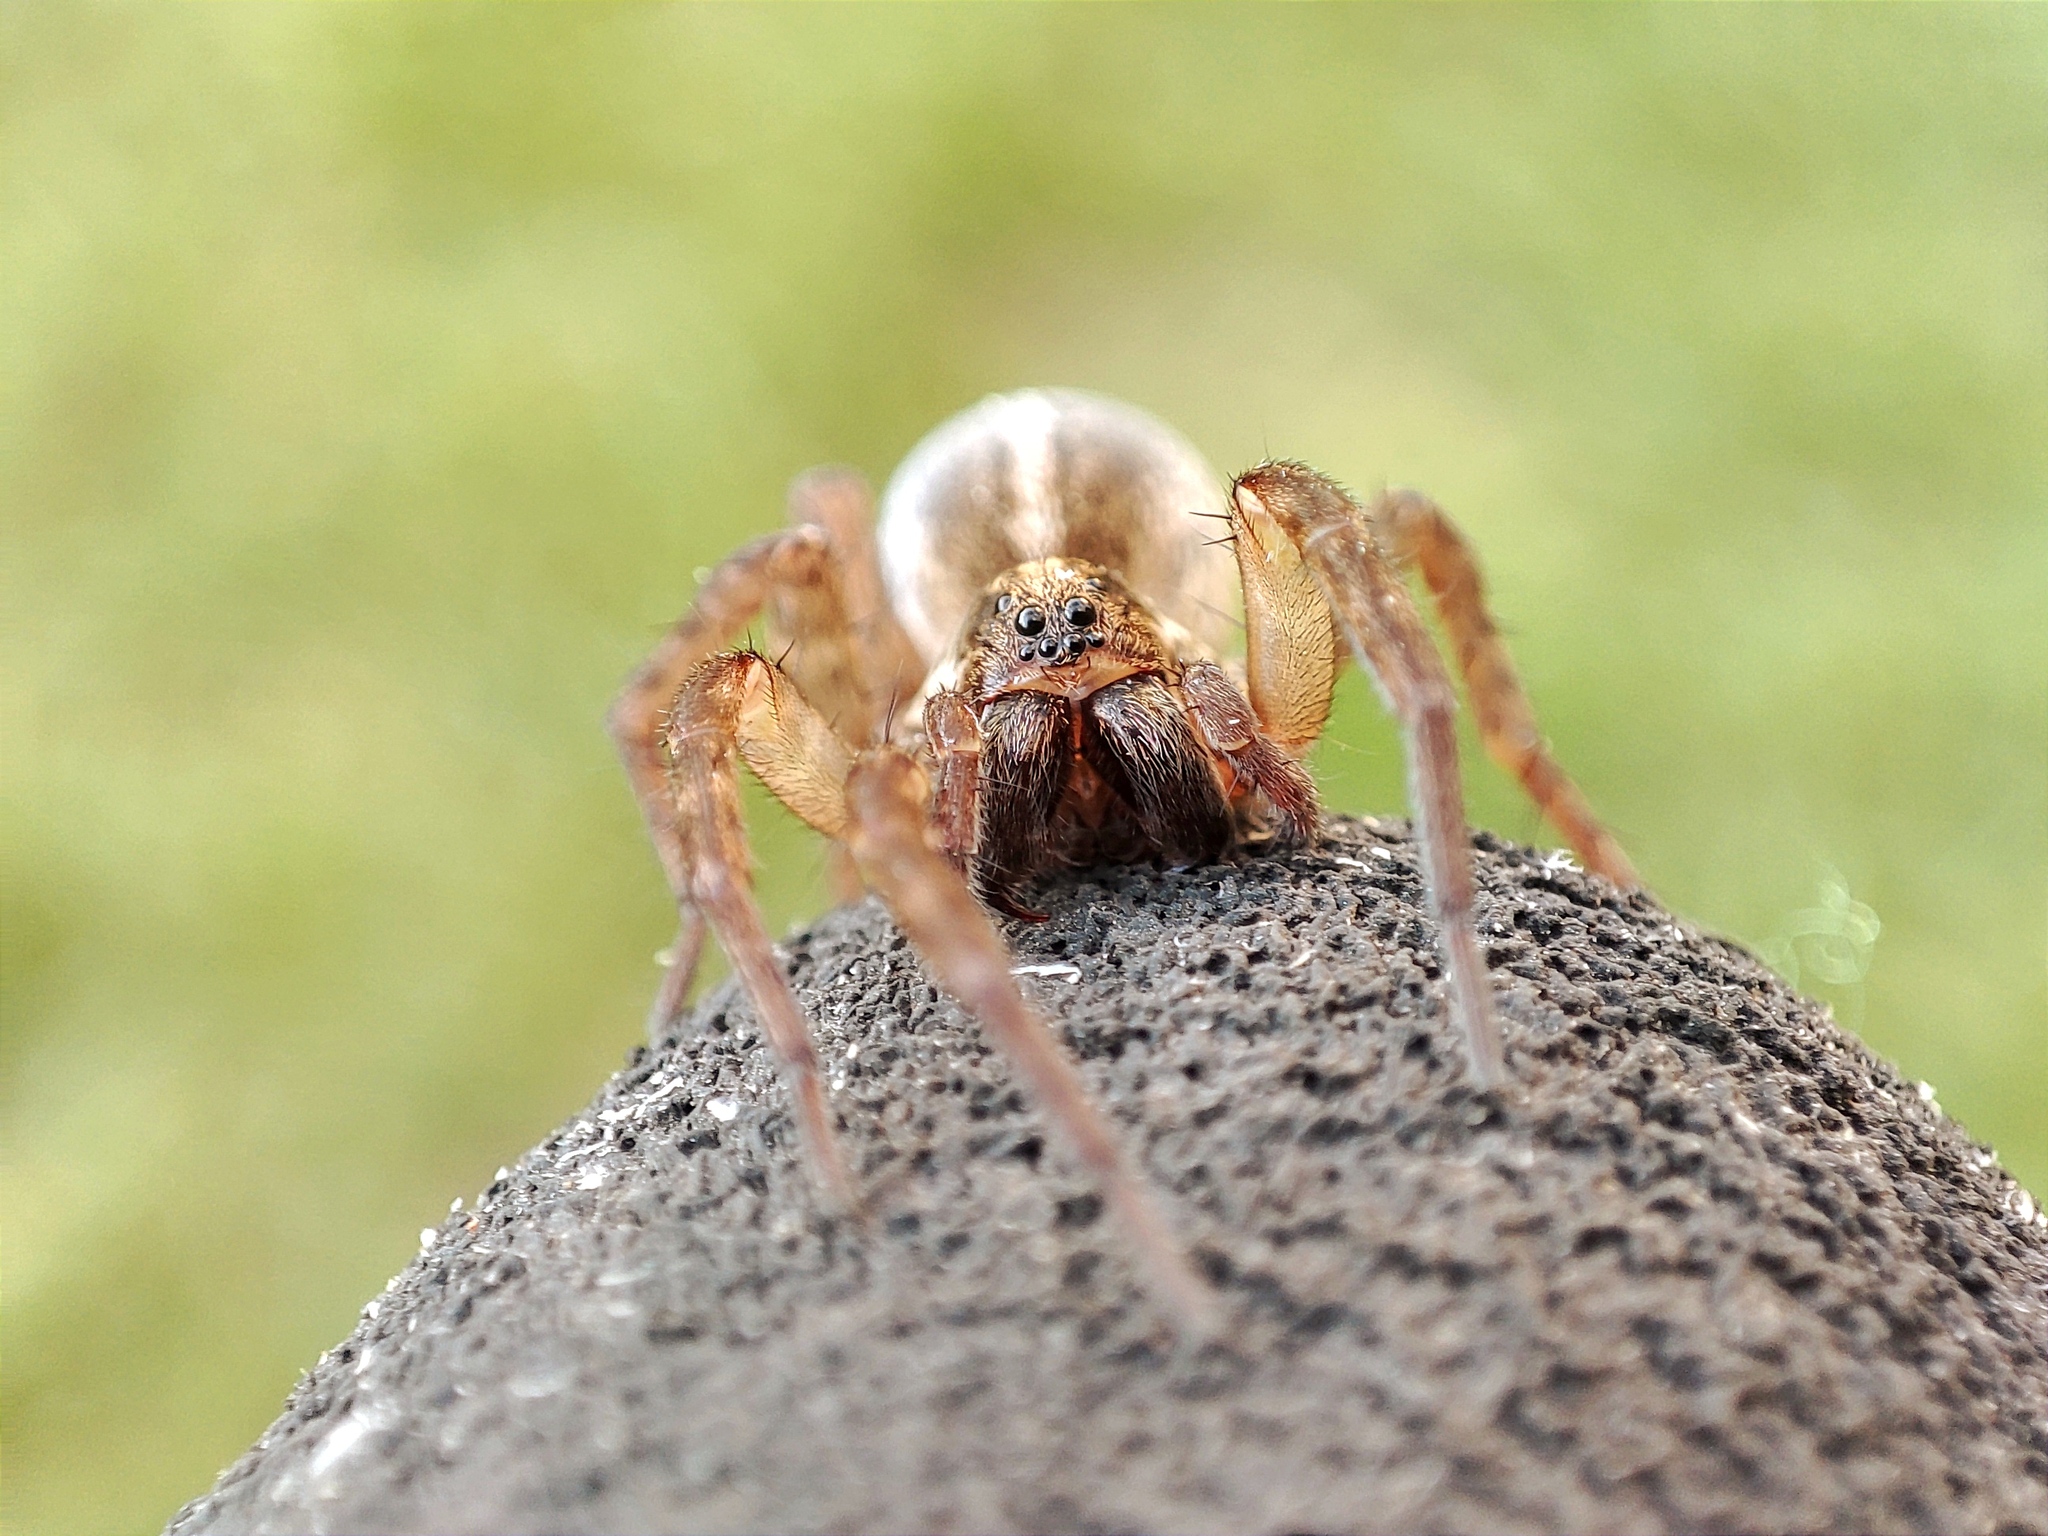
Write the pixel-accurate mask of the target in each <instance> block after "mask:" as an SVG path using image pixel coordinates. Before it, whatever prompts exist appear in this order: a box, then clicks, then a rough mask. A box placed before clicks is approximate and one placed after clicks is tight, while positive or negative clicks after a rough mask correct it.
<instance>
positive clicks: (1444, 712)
mask: <svg viewBox="0 0 2048 1536" xmlns="http://www.w3.org/2000/svg"><path fill="white" fill-rule="evenodd" d="M1230 499H1231V503H1232V505H1233V507H1234V508H1235V509H1236V510H1237V512H1238V514H1239V515H1240V516H1241V517H1242V518H1244V519H1245V520H1246V521H1247V522H1248V523H1252V524H1254V525H1257V524H1258V523H1259V522H1260V520H1261V519H1270V521H1271V522H1272V524H1273V525H1274V526H1276V527H1277V528H1278V530H1279V531H1280V532H1281V533H1282V534H1284V535H1285V536H1286V538H1287V540H1288V541H1289V542H1290V543H1292V544H1293V545H1295V546H1296V547H1297V548H1298V549H1299V550H1300V551H1301V555H1302V559H1303V563H1304V565H1305V566H1306V568H1307V570H1308V572H1309V574H1310V575H1311V577H1312V578H1313V579H1314V581H1315V583H1316V585H1317V587H1319V588H1320V589H1321V592H1322V595H1323V598H1324V600H1325V602H1326V603H1327V604H1328V608H1329V611H1330V613H1331V614H1332V615H1333V616H1334V617H1335V619H1336V621H1337V624H1338V626H1339V627H1340V628H1341V629H1342V631H1343V634H1344V638H1345V639H1346V640H1347V641H1348V642H1349V644H1350V646H1351V649H1352V652H1353V654H1355V655H1356V656H1357V657H1358V660H1359V663H1360V665H1362V666H1363V667H1365V669H1366V670H1367V671H1368V672H1369V673H1371V675H1372V677H1373V680H1374V681H1375V682H1376V683H1377V684H1378V685H1379V690H1380V695H1381V697H1382V698H1384V699H1385V700H1386V702H1387V706H1388V708H1389V709H1391V710H1392V711H1393V713H1394V715H1395V717H1396V718H1397V719H1398V720H1399V721H1400V722H1401V727H1402V735H1403V736H1404V737H1405V738H1406V742H1407V748H1408V792H1409V796H1410V798H1411V799H1412V800H1413V802H1414V805H1415V813H1416V816H1415V829H1416V834H1417V841H1418V843H1419V844H1420V847H1421V853H1422V867H1423V877H1424V880H1425V882H1426V884H1427V886H1428V890H1429V900H1430V907H1431V910H1432V912H1433V913H1434V915H1435V917H1436V921H1437V934H1438V938H1437V942H1438V943H1439V944H1440V945H1441V946H1442V949H1443V956H1444V974H1445V980H1446V982H1447V983H1448V985H1449V987H1450V993H1451V1013H1452V1017H1453V1018H1455V1019H1456V1020H1457V1021H1458V1023H1459V1025H1460V1026H1461V1028H1462V1029H1463V1031H1464V1035H1465V1045H1466V1051H1467V1054H1468V1056H1469V1058H1470V1063H1471V1068H1472V1075H1473V1078H1474V1079H1475V1080H1476V1081H1477V1082H1478V1083H1479V1084H1480V1086H1482V1087H1489V1086H1492V1085H1494V1084H1497V1083H1499V1082H1501V1081H1502V1080H1503V1078H1504V1076H1505V1067H1504V1064H1503V1061H1502V1057H1501V1043H1500V1029H1499V1026H1498V1024H1497V1023H1496V1021H1495V1019H1494V1012H1493V993H1492V989H1491V987H1490V985H1489V984H1488V981H1487V976H1486V961H1485V957H1484V955H1483V954H1482V952H1481V950H1480V948H1479V936H1478V934H1477V932H1476V931H1475V930H1474V928H1473V922H1472V917H1473V901H1474V890H1475V886H1474V881H1473V874H1472V850H1471V847H1470V846H1469V844H1468V842H1467V840H1466V830H1465V794H1464V786H1463V785H1462V784H1461V783H1460V781H1459V778H1458V736H1457V729H1456V723H1455V722H1456V711H1457V699H1456V696H1455V695H1454V694H1453V692H1452V691H1451V680H1450V676H1449V674H1448V673H1447V672H1446V671H1445V670H1444V664H1443V658H1442V657H1441V656H1439V655H1438V654H1437V650H1436V647H1435V645H1434V644H1433V643H1432V642H1431V640H1430V637H1429V631H1428V630H1427V629H1425V628H1424V627H1423V623H1422V616H1421V615H1420V614H1419V613H1417V612H1416V609H1415V603H1414V601H1413V599H1411V598H1410V597H1409V595H1408V589H1407V587H1405V586H1404V585H1403V584H1402V582H1401V578H1400V573H1399V572H1398V570H1396V568H1395V567H1394V565H1393V563H1392V562H1391V561H1389V560H1388V559H1387V557H1386V556H1385V555H1384V554H1382V553H1381V552H1380V550H1379V548H1378V546H1377V545H1376V544H1375V543H1374V541H1373V536H1372V531H1371V529H1370V527H1369V526H1368V525H1367V523H1366V521H1365V517H1364V514H1363V512H1362V511H1361V510H1360V508H1359V506H1358V504H1357V503H1356V502H1354V501H1353V500H1352V499H1351V498H1350V496H1348V495H1347V494H1345V492H1344V491H1343V490H1341V489H1340V488H1339V487H1338V486H1337V485H1336V484H1335V483H1334V482H1332V481H1330V480H1328V479H1326V478H1324V477H1323V476H1322V475H1319V474H1317V473H1316V472H1315V471H1314V470H1312V469H1309V468H1308V467H1307V466H1305V465H1301V464H1289V463H1269V464H1261V465H1259V466H1258V467H1257V468H1255V469H1251V470H1247V471H1246V472H1245V473H1244V474H1242V475H1240V476H1239V477H1238V478H1237V480H1236V482H1235V483H1234V484H1233V485H1232V486H1231V498H1230ZM1249 606H1250V599H1249V598H1247V607H1248V608H1249Z"/></svg>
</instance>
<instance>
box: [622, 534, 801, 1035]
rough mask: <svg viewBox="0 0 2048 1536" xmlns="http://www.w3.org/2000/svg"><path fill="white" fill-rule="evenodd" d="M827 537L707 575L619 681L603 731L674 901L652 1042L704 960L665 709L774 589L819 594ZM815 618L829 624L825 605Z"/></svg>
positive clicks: (765, 544)
mask: <svg viewBox="0 0 2048 1536" xmlns="http://www.w3.org/2000/svg"><path fill="white" fill-rule="evenodd" d="M831 553H832V546H831V541H830V537H829V536H828V535H827V534H826V533H825V532H824V531H823V530H821V529H818V528H815V527H804V528H792V529H789V530H787V531H786V532H783V533H773V534H770V535H768V537H766V538H764V539H758V540H756V541H755V542H754V543H752V544H749V545H747V546H746V548H744V549H742V550H740V551H739V552H738V553H736V554H734V555H732V556H730V557H729V558H727V559H726V560H725V561H723V562H722V563H720V564H719V566H718V567H717V568H716V569H715V570H713V571H712V573H711V574H710V576H708V577H707V578H706V579H705V581H704V584H703V586H702V587H701V588H699V589H698V592H697V600H696V602H694V603H693V604H691V606H690V611H689V612H688V613H686V614H684V615H683V616H682V618H680V619H678V620H677V621H676V623H675V625H674V626H673V627H672V628H671V629H670V630H669V632H668V633H667V634H666V635H664V636H662V639H661V643H660V644H658V645H657V646H655V648H654V651H653V653H652V654H650V655H649V656H648V658H647V659H646V660H645V661H644V662H642V663H641V664H640V666H639V668H638V669H637V670H636V671H635V672H634V673H633V675H632V677H630V678H629V679H627V682H626V686H625V687H624V688H623V689H621V690H620V691H619V696H618V697H617V698H616V699H615V700H613V701H612V707H611V712H610V714H609V715H608V716H607V717H606V725H607V727H608V728H609V730H610V732H611V737H612V743H613V745H614V746H615V747H616V748H617V750H618V754H619V759H620V761H621V762H623V763H624V764H625V768H626V777H627V779H628V781H629V782H630V783H631V784H632V786H633V797H634V799H635V800H637V801H638V802H639V804H640V814H641V816H642V817H643V818H644V819H645V820H646V822H647V835H648V837H649V839H650V840H651V841H652V842H653V844H654V852H655V856H656V857H657V858H659V859H660V861H661V868H662V873H663V874H664V875H665V876H667V878H668V888H669V892H670V894H671V895H672V896H674V898H675V902H676V908H677V915H678V920H679V929H678V934H677V938H676V942H675V946H674V948H673V949H672V950H670V952H669V966H668V970H667V972H666V973H665V974H664V975H663V977H662V982H661V987H660V989H659V990H658V991H657V992H656V994H655V998H654V1005H653V1007H652V1008H651V1009H650V1010H649V1013H648V1017H647V1029H648V1034H649V1036H650V1037H651V1038H658V1037H659V1036H660V1035H661V1033H662V1032H663V1031H665V1030H666V1029H667V1028H668V1027H669V1026H670V1025H671V1024H673V1023H674V1022H675V1019H676V1017H677V1015H679V1014H680V1013H681V1012H682V1008H683V1003H684V1000H685V999H686V998H687V997H688V996H689V992H690V982H691V980H692V979H693V978H694V977H695V975H696V970H697V961H698V959H699V957H700V955H701V953H702V950H703V943H704V921H703V918H702V917H701V916H700V915H699V914H698V911H697V909H696V907H694V906H693V905H692V904H691V902H690V897H689V878H688V869H687V864H686V861H685V859H684V856H683V840H682V834H681V832H680V831H679V830H678V829H677V827H676V824H675V809H674V806H673V805H672V803H671V802H670V799H669V793H668V767H667V763H666V761H665V760H664V758H663V756H662V745H661V737H662V728H663V723H664V720H665V719H666V716H667V713H668V709H669V706H670V704H671V703H673V702H674V700H675V697H676V693H677V691H678V690H679V689H680V688H681V687H682V685H683V680H684V678H686V677H687V676H689V674H690V671H691V669H692V668H693V667H696V666H698V665H699V664H700V663H702V662H703V661H704V659H705V658H706V657H708V656H710V655H711V654H712V653H713V652H715V651H716V650H718V648H719V647H720V646H722V645H726V644H728V643H730V641H731V640H732V638H733V636H735V635H736V634H738V633H739V632H740V631H741V630H742V629H743V628H745V627H746V625H747V624H748V623H749V622H750V621H751V620H752V619H753V617H754V616H755V615H756V614H757V613H759V612H760V611H761V607H762V604H763V603H765V602H766V601H767V600H768V597H769V595H770V594H771V593H773V592H774V591H776V590H777V589H780V588H789V587H800V588H801V587H811V588H818V587H822V586H825V585H826V584H827V583H828V582H829V577H830V571H831ZM817 606H818V609H819V617H820V618H822V619H824V620H825V621H827V622H829V614H828V613H825V612H824V611H823V610H824V608H825V606H826V603H825V600H824V599H823V598H820V599H819V602H818V605H817Z"/></svg>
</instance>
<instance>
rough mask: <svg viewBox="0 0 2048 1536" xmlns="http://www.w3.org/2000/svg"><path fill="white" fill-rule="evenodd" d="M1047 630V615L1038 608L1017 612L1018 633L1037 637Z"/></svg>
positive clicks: (1023, 609) (1021, 609) (1022, 609)
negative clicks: (1042, 630) (1039, 633)
mask: <svg viewBox="0 0 2048 1536" xmlns="http://www.w3.org/2000/svg"><path fill="white" fill-rule="evenodd" d="M1043 628H1045V615H1044V614H1043V613H1042V612H1040V611H1039V610H1038V609H1036V608H1020V609H1019V610H1018V611H1017V633H1018V634H1020V635H1035V634H1037V633H1038V632H1039V631H1040V630H1041V629H1043Z"/></svg>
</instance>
